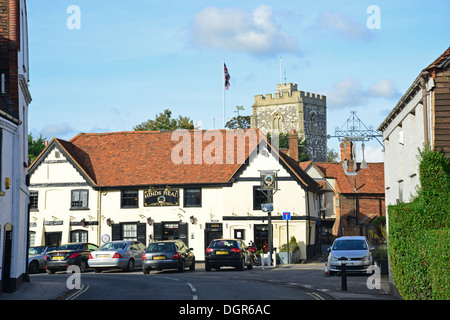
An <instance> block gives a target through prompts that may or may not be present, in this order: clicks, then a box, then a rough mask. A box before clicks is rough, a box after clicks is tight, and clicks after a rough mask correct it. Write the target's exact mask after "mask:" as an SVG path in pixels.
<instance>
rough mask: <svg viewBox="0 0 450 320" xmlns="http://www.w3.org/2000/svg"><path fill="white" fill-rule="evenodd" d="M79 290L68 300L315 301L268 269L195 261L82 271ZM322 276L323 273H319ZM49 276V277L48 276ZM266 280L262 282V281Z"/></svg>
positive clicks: (39, 277)
mask: <svg viewBox="0 0 450 320" xmlns="http://www.w3.org/2000/svg"><path fill="white" fill-rule="evenodd" d="M80 276H81V278H80V280H81V281H80V282H81V285H82V288H81V290H77V291H76V292H75V294H74V295H72V296H68V297H67V298H68V299H75V300H240V301H246V300H247V301H248V300H317V299H322V298H320V297H318V296H316V295H312V294H311V293H310V292H309V291H308V290H306V291H305V290H302V288H300V287H294V286H286V285H283V284H281V283H277V282H276V281H271V280H273V279H269V278H270V275H269V271H267V270H266V271H263V270H261V268H260V267H255V268H253V270H244V271H236V270H235V269H234V268H222V269H221V270H219V271H217V270H213V271H211V272H206V271H205V269H204V265H203V264H202V263H198V264H197V267H196V270H195V271H189V270H188V269H186V271H185V272H183V273H179V272H177V271H172V270H164V271H152V272H151V273H150V274H149V275H144V274H143V273H142V271H140V270H136V271H134V272H123V271H119V270H110V271H104V272H103V273H94V272H85V273H82V274H81V275H80ZM321 276H322V274H321ZM31 277H32V281H49V280H50V281H60V282H66V281H67V279H68V278H69V274H66V273H56V274H54V275H48V274H36V275H31ZM50 278H51V279H50ZM266 279H267V280H268V281H264V280H266Z"/></svg>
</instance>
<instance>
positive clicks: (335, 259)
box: [330, 256, 339, 261]
mask: <svg viewBox="0 0 450 320" xmlns="http://www.w3.org/2000/svg"><path fill="white" fill-rule="evenodd" d="M338 260H339V259H338V257H335V256H330V261H338Z"/></svg>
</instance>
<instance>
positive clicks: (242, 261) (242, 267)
mask: <svg viewBox="0 0 450 320" xmlns="http://www.w3.org/2000/svg"><path fill="white" fill-rule="evenodd" d="M244 265H245V258H244V259H241V260H239V265H238V266H237V269H238V270H239V271H243V270H244Z"/></svg>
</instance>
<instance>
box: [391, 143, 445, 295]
mask: <svg viewBox="0 0 450 320" xmlns="http://www.w3.org/2000/svg"><path fill="white" fill-rule="evenodd" d="M419 159H420V165H419V173H420V183H421V186H420V188H419V190H418V193H417V197H416V198H415V199H413V201H412V202H410V203H400V204H398V205H395V206H389V207H388V212H389V259H390V263H391V270H392V276H393V278H394V282H395V285H396V286H397V288H398V290H399V292H400V294H401V295H402V297H403V298H404V299H424V300H425V299H427V300H429V299H450V283H449V282H450V274H449V272H448V266H449V265H450V262H449V256H450V212H449V210H450V166H449V160H448V159H447V158H445V156H444V154H443V153H441V152H437V151H432V150H430V148H428V147H425V148H424V150H423V151H420V150H419Z"/></svg>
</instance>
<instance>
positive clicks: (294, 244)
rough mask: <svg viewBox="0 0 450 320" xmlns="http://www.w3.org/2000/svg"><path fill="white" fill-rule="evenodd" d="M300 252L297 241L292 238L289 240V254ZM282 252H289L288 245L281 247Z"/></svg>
mask: <svg viewBox="0 0 450 320" xmlns="http://www.w3.org/2000/svg"><path fill="white" fill-rule="evenodd" d="M299 250H300V246H299V244H298V243H297V239H296V238H295V237H294V236H292V237H291V239H290V240H289V252H297V251H299ZM280 252H287V244H286V243H285V244H283V245H281V246H280Z"/></svg>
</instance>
